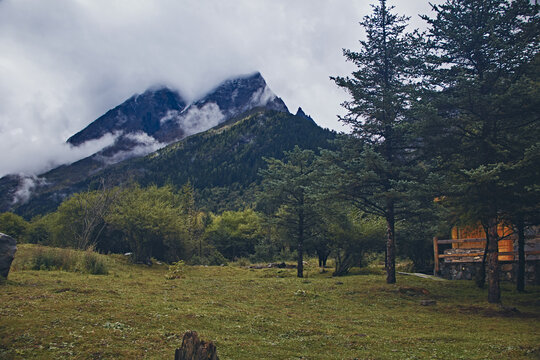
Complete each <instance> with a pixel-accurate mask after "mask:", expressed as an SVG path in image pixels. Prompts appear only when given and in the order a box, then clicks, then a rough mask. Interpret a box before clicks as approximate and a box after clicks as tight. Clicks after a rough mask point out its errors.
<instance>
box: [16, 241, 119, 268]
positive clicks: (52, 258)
mask: <svg viewBox="0 0 540 360" xmlns="http://www.w3.org/2000/svg"><path fill="white" fill-rule="evenodd" d="M29 250H30V251H29V253H28V254H27V255H26V256H25V259H24V264H23V265H22V267H23V268H27V269H31V270H44V271H50V270H62V271H71V272H81V273H85V274H92V275H107V274H108V273H109V266H108V264H107V259H106V258H105V257H104V256H103V255H100V254H98V253H95V252H93V251H92V250H87V251H76V250H72V249H59V248H47V247H43V246H37V247H33V248H31V249H29Z"/></svg>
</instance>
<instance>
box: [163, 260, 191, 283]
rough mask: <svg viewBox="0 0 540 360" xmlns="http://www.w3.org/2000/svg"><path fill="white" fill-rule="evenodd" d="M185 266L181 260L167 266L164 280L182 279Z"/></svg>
mask: <svg viewBox="0 0 540 360" xmlns="http://www.w3.org/2000/svg"><path fill="white" fill-rule="evenodd" d="M185 265H186V264H185V263H184V261H182V260H180V261H177V262H174V263H172V264H171V265H169V272H167V274H166V275H165V279H167V280H172V279H180V278H182V277H183V276H184V268H185Z"/></svg>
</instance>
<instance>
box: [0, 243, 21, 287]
mask: <svg viewBox="0 0 540 360" xmlns="http://www.w3.org/2000/svg"><path fill="white" fill-rule="evenodd" d="M16 251H17V242H16V241H15V239H14V238H12V237H11V236H8V235H6V234H2V233H0V278H5V279H6V278H7V276H8V274H9V268H10V267H11V262H12V261H13V258H14V257H15V252H16Z"/></svg>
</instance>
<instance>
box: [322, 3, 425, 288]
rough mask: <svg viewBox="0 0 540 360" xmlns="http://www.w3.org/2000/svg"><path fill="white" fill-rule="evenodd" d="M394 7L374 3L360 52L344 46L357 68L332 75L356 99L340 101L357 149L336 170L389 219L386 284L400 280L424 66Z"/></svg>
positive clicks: (357, 199) (362, 203)
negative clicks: (398, 236)
mask: <svg viewBox="0 0 540 360" xmlns="http://www.w3.org/2000/svg"><path fill="white" fill-rule="evenodd" d="M392 9H393V7H388V6H387V5H386V1H385V0H380V1H379V4H378V5H377V6H373V12H372V13H371V14H370V15H368V16H366V17H364V19H363V21H362V22H361V23H360V25H361V26H362V27H363V28H364V30H365V32H366V39H365V40H362V41H360V50H359V51H358V52H354V51H352V50H344V56H345V58H346V59H347V60H348V61H351V62H353V63H354V65H356V66H357V69H356V71H354V72H353V73H352V77H333V78H332V79H333V80H334V81H335V82H336V84H337V85H338V86H340V87H342V88H344V89H345V90H346V91H347V92H348V93H349V94H350V95H351V97H352V99H351V100H350V101H346V102H344V103H343V104H342V105H343V106H344V107H345V109H346V110H347V114H346V115H345V116H343V117H340V120H341V121H342V122H344V123H345V124H348V125H350V126H351V127H352V130H353V138H354V140H353V142H356V143H357V144H356V145H355V144H352V145H350V146H351V147H353V148H356V149H357V150H359V151H357V155H355V156H353V157H349V160H347V161H344V162H343V164H342V165H343V167H342V168H341V169H338V171H339V172H341V174H342V177H340V178H339V180H340V181H342V182H344V183H343V184H342V185H343V190H344V192H345V193H347V194H348V195H349V196H350V197H351V198H352V199H353V200H354V203H355V204H356V206H358V207H359V208H360V209H361V210H362V211H364V212H367V213H371V214H375V215H378V216H381V217H383V218H384V219H385V220H386V227H387V235H386V238H387V241H386V243H387V244H386V271H387V277H386V281H387V282H388V283H395V282H396V275H395V254H396V250H395V223H396V220H397V219H400V218H402V217H403V215H404V214H405V212H406V211H407V209H408V205H407V202H406V201H405V200H406V197H407V189H408V187H409V185H410V184H411V181H413V180H414V176H412V172H411V170H414V163H415V155H414V153H415V146H414V141H413V140H412V139H413V134H412V129H413V124H412V121H411V118H410V117H409V116H408V115H407V112H408V110H409V109H410V105H411V102H412V100H413V99H414V85H415V81H417V80H418V74H419V73H420V64H421V62H420V58H419V56H418V55H419V54H420V51H419V50H420V49H421V48H420V47H419V46H420V41H419V37H418V36H417V34H416V33H408V32H406V26H407V21H408V18H406V17H403V16H398V15H396V14H393V13H392ZM358 148H359V149H358ZM346 151H347V152H349V153H351V151H353V152H354V151H355V150H354V149H352V150H351V151H349V150H346ZM347 174H348V175H349V176H347ZM336 178H337V177H336ZM347 179H348V180H347Z"/></svg>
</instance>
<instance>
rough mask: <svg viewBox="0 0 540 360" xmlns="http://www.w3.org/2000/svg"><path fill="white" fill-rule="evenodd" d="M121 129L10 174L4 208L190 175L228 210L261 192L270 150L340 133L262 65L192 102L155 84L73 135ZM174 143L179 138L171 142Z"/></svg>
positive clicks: (83, 137)
mask: <svg viewBox="0 0 540 360" xmlns="http://www.w3.org/2000/svg"><path fill="white" fill-rule="evenodd" d="M106 134H115V136H116V141H115V143H114V144H113V145H112V146H110V147H107V148H105V149H103V150H101V151H99V152H97V153H96V154H94V155H92V156H89V157H87V158H84V159H81V160H79V161H76V162H74V163H72V164H68V165H62V166H59V167H57V168H55V169H52V170H50V171H48V172H47V173H44V174H41V175H39V176H26V177H25V176H18V175H9V176H6V177H4V178H2V179H0V211H8V210H10V211H15V212H17V213H19V214H21V215H23V216H25V217H27V218H30V217H32V216H34V215H38V214H44V213H47V212H50V211H54V210H55V209H56V207H57V206H58V205H59V204H60V203H61V202H62V201H63V200H64V199H65V198H67V197H68V196H70V195H71V194H73V193H76V192H81V191H86V190H88V189H93V188H96V187H97V186H98V184H100V183H101V179H105V181H106V183H107V185H108V186H117V185H124V184H126V183H129V182H138V183H140V184H141V185H148V184H158V185H163V184H165V183H170V184H173V185H175V186H177V187H181V186H182V185H183V184H185V183H186V182H187V181H190V182H191V184H192V185H193V186H194V187H195V189H196V190H197V193H198V196H199V200H200V204H202V205H203V206H204V207H205V208H206V209H207V210H212V211H219V210H223V209H234V208H240V207H243V206H245V205H246V204H247V203H250V202H251V201H252V200H253V195H254V193H255V191H256V189H257V187H258V184H259V182H260V179H259V178H258V175H257V173H258V170H259V169H260V168H261V167H262V166H264V164H265V162H264V160H263V157H276V158H280V157H282V156H283V151H285V150H291V149H292V148H293V147H294V145H299V146H300V147H302V148H306V149H313V150H317V149H318V148H319V147H328V146H329V143H328V140H329V139H332V138H333V137H334V136H335V134H334V133H333V132H330V131H328V130H323V129H322V128H320V127H319V126H317V125H316V124H315V122H314V121H313V119H311V117H309V116H307V115H306V114H305V113H304V112H303V111H302V110H301V109H299V110H298V112H297V114H296V115H293V114H291V113H289V111H288V109H287V107H286V106H285V104H284V103H283V101H282V100H281V99H280V98H279V97H277V96H276V95H275V94H274V93H272V92H271V91H270V89H269V88H268V86H267V85H266V82H265V81H264V79H263V78H262V76H261V75H260V74H259V73H256V74H253V75H250V76H247V77H242V78H237V79H232V80H228V81H225V82H223V83H222V84H220V85H219V86H218V87H216V88H215V89H213V90H212V91H211V92H209V94H207V95H206V96H204V97H203V98H201V99H199V100H197V101H195V102H192V103H190V104H186V102H185V101H184V100H183V98H182V97H181V96H180V95H179V94H178V93H177V92H175V91H173V90H170V89H168V88H155V89H150V90H148V91H146V92H144V93H143V94H140V95H135V96H133V97H131V98H129V99H128V100H126V101H125V102H124V103H122V104H121V105H119V106H117V107H115V108H114V109H112V110H110V111H108V112H107V113H106V114H104V115H103V116H101V117H100V118H98V119H97V120H96V121H94V122H93V123H91V124H90V125H88V126H87V127H86V128H85V129H83V130H82V131H80V132H78V133H77V134H75V135H73V136H72V137H71V138H69V139H68V142H69V143H70V144H72V145H74V146H78V145H80V144H83V143H84V142H86V141H89V140H94V139H98V138H100V137H102V136H104V135H106ZM167 144H169V145H167Z"/></svg>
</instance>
